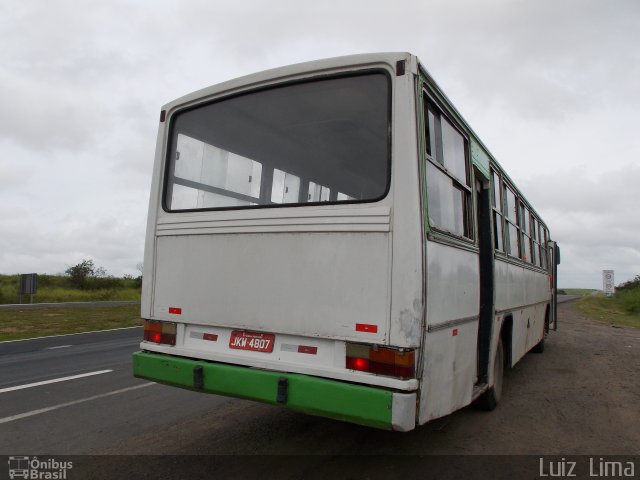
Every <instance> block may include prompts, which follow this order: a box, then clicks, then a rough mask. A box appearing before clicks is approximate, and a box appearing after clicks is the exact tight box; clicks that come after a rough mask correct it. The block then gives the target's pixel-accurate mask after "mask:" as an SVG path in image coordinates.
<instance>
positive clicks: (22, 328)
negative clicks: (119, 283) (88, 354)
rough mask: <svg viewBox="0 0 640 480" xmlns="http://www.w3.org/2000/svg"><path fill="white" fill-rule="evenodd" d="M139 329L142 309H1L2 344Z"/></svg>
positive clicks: (128, 307) (127, 307)
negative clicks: (27, 339)
mask: <svg viewBox="0 0 640 480" xmlns="http://www.w3.org/2000/svg"><path fill="white" fill-rule="evenodd" d="M138 325H142V320H140V305H124V306H116V307H112V306H109V307H104V306H101V307H27V308H24V309H22V308H16V309H14V308H11V309H6V310H5V309H0V341H5V340H19V339H24V338H34V337H44V336H47V335H62V334H65V333H80V332H92V331H95V330H109V329H112V328H122V327H134V326H138Z"/></svg>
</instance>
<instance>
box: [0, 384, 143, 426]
mask: <svg viewBox="0 0 640 480" xmlns="http://www.w3.org/2000/svg"><path fill="white" fill-rule="evenodd" d="M151 385H156V384H155V383H154V382H150V383H143V384H142V385H136V386H135V387H128V388H121V389H120V390H113V391H112V392H107V393H101V394H100V395H94V396H93V397H87V398H81V399H80V400H74V401H72V402H67V403H61V404H59V405H54V406H53V407H46V408H40V409H38V410H31V411H30V412H25V413H19V414H18V415H11V416H10V417H4V418H0V424H2V423H8V422H13V421H14V420H20V419H21V418H27V417H33V416H34V415H40V414H41V413H47V412H50V411H52V410H58V409H59V408H65V407H70V406H72V405H77V404H79V403H84V402H90V401H91V400H97V399H99V398H104V397H110V396H111V395H117V394H119V393H125V392H130V391H132V390H138V389H139V388H144V387H150V386H151Z"/></svg>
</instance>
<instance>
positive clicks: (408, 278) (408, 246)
mask: <svg viewBox="0 0 640 480" xmlns="http://www.w3.org/2000/svg"><path fill="white" fill-rule="evenodd" d="M415 111H416V106H415V75H409V74H407V75H403V76H402V77H398V78H396V82H395V102H394V118H393V128H394V131H393V139H394V141H393V149H394V150H393V158H394V161H393V162H392V165H391V168H392V169H393V174H392V175H391V179H392V182H393V189H392V190H393V203H394V208H393V213H394V214H393V271H392V282H391V285H392V293H391V295H392V297H391V298H392V302H391V324H390V328H389V343H390V344H391V345H394V346H397V347H405V348H416V347H418V346H420V342H421V340H422V337H423V332H422V328H423V320H424V300H423V295H424V293H423V278H424V277H423V272H422V265H423V260H422V231H423V227H422V216H421V201H420V182H419V178H420V175H419V173H418V163H419V162H418V152H417V150H416V148H415V146H416V145H417V144H418V138H417V133H416V132H417V125H416V115H415Z"/></svg>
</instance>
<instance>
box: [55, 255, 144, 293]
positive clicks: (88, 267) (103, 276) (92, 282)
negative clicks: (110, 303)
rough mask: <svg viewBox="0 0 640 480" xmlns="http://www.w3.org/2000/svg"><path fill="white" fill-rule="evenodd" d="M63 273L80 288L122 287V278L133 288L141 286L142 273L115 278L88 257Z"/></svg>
mask: <svg viewBox="0 0 640 480" xmlns="http://www.w3.org/2000/svg"><path fill="white" fill-rule="evenodd" d="M65 274H67V275H68V276H69V279H70V282H71V285H72V286H74V287H76V288H79V289H80V290H100V289H107V290H109V289H114V288H122V287H124V286H125V285H124V283H125V282H123V280H126V281H127V282H126V283H129V284H131V286H133V287H135V288H140V287H141V286H142V274H140V275H139V276H138V277H134V276H133V275H125V276H124V277H123V278H117V277H114V276H112V275H107V271H106V270H105V269H104V268H103V267H97V266H96V265H95V264H94V263H93V260H90V259H83V260H82V261H81V262H80V263H78V264H77V265H74V266H72V267H69V268H67V269H66V270H65Z"/></svg>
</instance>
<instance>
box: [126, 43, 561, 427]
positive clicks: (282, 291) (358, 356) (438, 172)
mask: <svg viewBox="0 0 640 480" xmlns="http://www.w3.org/2000/svg"><path fill="white" fill-rule="evenodd" d="M557 252H558V250H557V247H556V246H555V244H554V242H552V241H551V239H550V237H549V231H548V229H547V227H546V225H545V224H544V222H543V221H542V219H541V218H540V216H539V215H538V214H537V213H536V212H535V211H534V209H533V208H532V207H531V205H529V203H528V202H527V200H526V199H525V198H524V196H523V195H522V194H521V193H520V192H519V191H518V189H517V188H516V186H515V185H514V183H513V182H512V181H511V180H510V179H509V177H508V176H507V174H506V173H505V172H504V171H503V170H502V168H501V167H500V166H499V165H498V163H497V162H496V161H495V160H494V159H493V157H492V156H491V154H490V153H489V151H488V150H487V148H486V147H485V146H484V145H483V144H482V142H481V141H480V140H479V139H478V138H477V136H476V135H475V134H474V132H473V130H471V128H470V127H469V126H468V125H467V123H466V122H465V121H464V120H463V118H462V117H461V116H460V114H459V113H458V112H457V110H456V109H455V108H454V107H453V105H452V104H451V103H450V102H449V100H448V99H447V97H446V96H445V95H444V93H443V92H442V90H441V89H440V88H439V87H438V86H437V85H436V83H435V82H434V81H433V79H432V78H431V76H430V75H429V74H428V73H427V71H426V70H425V68H424V67H423V66H422V65H421V64H420V63H419V61H418V59H417V58H416V57H415V56H413V55H410V54H407V53H380V54H367V55H355V56H347V57H340V58H333V59H328V60H320V61H315V62H309V63H303V64H298V65H292V66H288V67H284V68H278V69H274V70H269V71H265V72H261V73H257V74H254V75H249V76H246V77H242V78H239V79H236V80H232V81H229V82H225V83H222V84H219V85H216V86H213V87H210V88H206V89H204V90H200V91H198V92H195V93H192V94H190V95H187V96H185V97H182V98H180V99H178V100H176V101H174V102H171V103H169V104H167V105H165V106H164V107H163V109H162V112H161V115H160V127H159V132H158V139H157V148H156V156H155V166H154V170H153V180H152V187H151V199H150V206H149V216H148V225H147V236H146V245H145V257H144V276H143V278H144V280H143V290H142V317H143V319H144V320H145V326H144V341H143V342H142V343H141V345H140V348H141V350H142V351H141V352H137V353H135V354H134V356H133V369H134V374H135V376H137V377H139V378H145V379H149V380H152V381H155V382H160V383H164V384H167V385H173V386H176V387H182V388H187V389H191V390H196V391H201V392H208V393H214V394H219V395H226V396H232V397H239V398H245V399H251V400H255V401H260V402H266V403H270V404H274V405H282V406H285V407H289V408H291V409H294V410H297V411H302V412H306V413H309V414H314V415H320V416H326V417H331V418H335V419H340V420H345V421H350V422H355V423H359V424H364V425H369V426H373V427H378V428H384V429H392V430H399V431H408V430H412V429H413V428H415V427H416V426H417V425H421V424H424V423H425V422H428V421H429V420H432V419H435V418H438V417H442V416H444V415H447V414H449V413H451V412H453V411H455V410H457V409H459V408H461V407H464V406H466V405H469V404H470V403H471V402H474V401H477V402H479V403H480V404H482V405H483V406H484V407H486V408H488V409H492V408H494V407H495V406H496V404H497V402H498V401H499V399H500V394H501V390H502V376H503V370H504V368H505V367H509V366H512V365H514V364H515V363H516V362H517V361H518V360H520V359H521V358H522V357H523V356H524V355H525V354H526V353H527V352H528V351H529V350H531V349H537V350H538V351H541V350H542V349H543V346H544V339H545V334H546V332H547V331H548V330H549V328H550V327H553V326H554V324H555V278H556V277H555V275H554V271H555V265H556V263H557V262H556V256H557Z"/></svg>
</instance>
